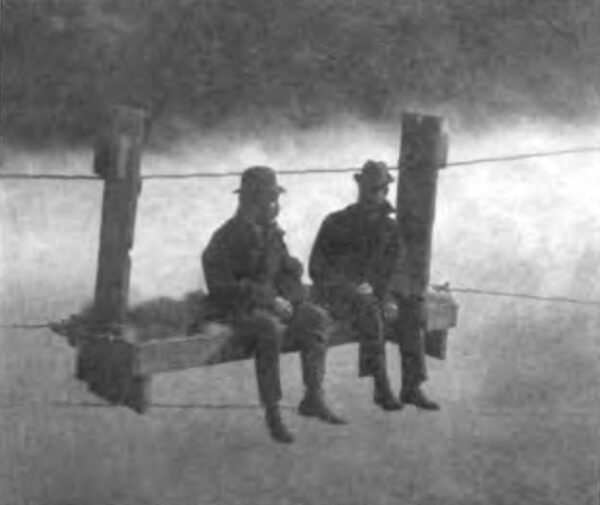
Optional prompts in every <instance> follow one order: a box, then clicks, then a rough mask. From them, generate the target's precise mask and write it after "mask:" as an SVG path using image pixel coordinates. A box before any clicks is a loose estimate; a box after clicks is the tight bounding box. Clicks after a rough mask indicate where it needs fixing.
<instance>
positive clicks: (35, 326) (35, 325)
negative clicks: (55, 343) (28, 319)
mask: <svg viewBox="0 0 600 505" xmlns="http://www.w3.org/2000/svg"><path fill="white" fill-rule="evenodd" d="M52 326H53V323H51V322H48V323H13V324H0V328H7V329H12V330H20V329H26V330H39V329H44V328H52Z"/></svg>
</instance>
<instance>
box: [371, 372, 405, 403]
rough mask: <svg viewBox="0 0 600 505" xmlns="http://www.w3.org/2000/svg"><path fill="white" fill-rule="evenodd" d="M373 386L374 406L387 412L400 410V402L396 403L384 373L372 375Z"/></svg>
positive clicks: (396, 400)
mask: <svg viewBox="0 0 600 505" xmlns="http://www.w3.org/2000/svg"><path fill="white" fill-rule="evenodd" d="M373 385H374V393H373V401H374V402H375V404H376V405H379V406H380V407H381V408H382V409H383V410H387V411H393V410H400V409H401V408H402V402H400V401H398V399H397V398H396V396H395V395H394V393H392V388H391V387H390V380H389V378H388V375H387V373H386V372H377V373H376V374H375V375H373Z"/></svg>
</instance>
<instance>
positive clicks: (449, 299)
mask: <svg viewBox="0 0 600 505" xmlns="http://www.w3.org/2000/svg"><path fill="white" fill-rule="evenodd" d="M425 307H426V311H427V331H435V330H447V329H448V328H454V327H455V326H456V323H457V321H458V303H457V302H456V300H455V299H454V297H453V296H452V293H450V292H449V291H442V290H433V289H432V290H430V291H428V293H427V296H426V298H425Z"/></svg>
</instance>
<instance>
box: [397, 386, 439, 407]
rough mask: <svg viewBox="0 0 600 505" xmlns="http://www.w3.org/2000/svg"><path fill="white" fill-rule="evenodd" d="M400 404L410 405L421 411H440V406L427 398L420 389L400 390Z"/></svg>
mask: <svg viewBox="0 0 600 505" xmlns="http://www.w3.org/2000/svg"><path fill="white" fill-rule="evenodd" d="M400 401H402V403H406V404H411V405H414V406H415V407H417V408H418V409H421V410H440V405H439V404H438V403H436V402H434V401H433V400H430V399H429V398H427V396H426V395H425V393H423V391H422V390H421V389H420V388H416V389H409V390H402V392H401V393H400Z"/></svg>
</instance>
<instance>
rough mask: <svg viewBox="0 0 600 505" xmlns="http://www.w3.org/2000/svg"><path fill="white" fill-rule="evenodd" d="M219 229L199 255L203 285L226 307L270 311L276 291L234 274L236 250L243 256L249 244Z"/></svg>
mask: <svg viewBox="0 0 600 505" xmlns="http://www.w3.org/2000/svg"><path fill="white" fill-rule="evenodd" d="M234 238H235V240H231V237H230V236H229V234H227V233H226V232H225V231H223V230H220V231H219V232H217V234H216V235H215V236H214V237H213V239H212V240H211V242H210V243H209V245H208V247H207V248H206V249H205V251H204V253H203V255H202V264H203V268H204V275H205V278H206V284H207V287H208V291H209V293H210V295H211V297H212V298H213V299H214V300H215V301H216V302H217V303H218V304H220V305H223V306H225V307H235V308H242V307H248V308H250V307H264V308H271V307H273V305H274V303H275V292H274V290H273V289H272V288H270V287H269V286H268V285H266V284H263V283H260V282H257V281H254V280H252V279H250V278H242V279H238V278H237V277H236V276H235V274H234V272H235V270H236V265H235V256H236V255H235V254H234V252H235V248H241V249H242V250H244V251H245V253H246V254H250V253H251V251H252V247H253V244H252V243H251V242H252V241H251V240H250V239H249V237H247V236H242V237H240V236H236V237H234Z"/></svg>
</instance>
